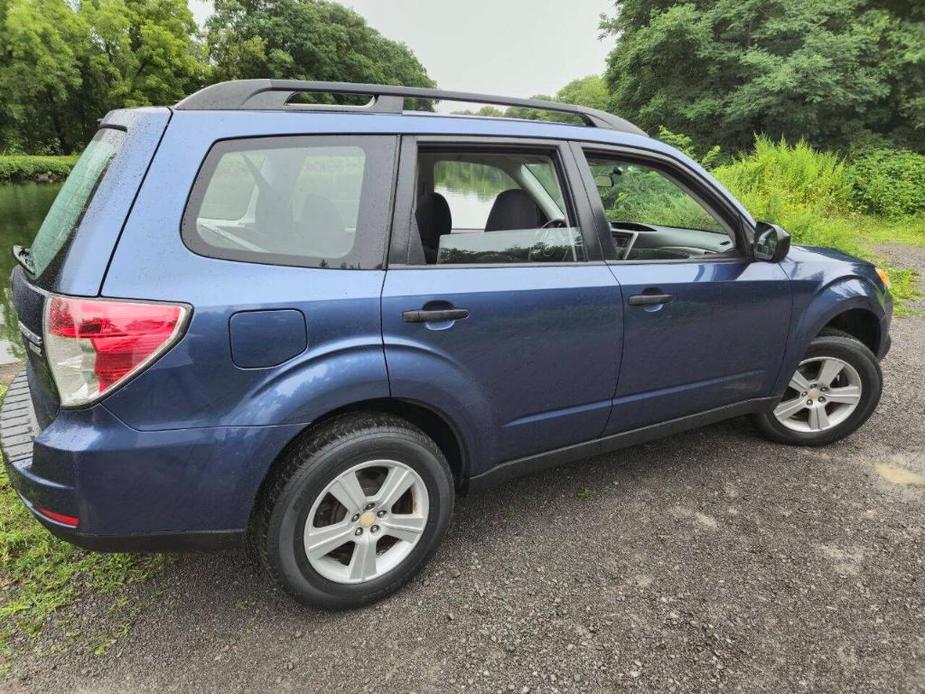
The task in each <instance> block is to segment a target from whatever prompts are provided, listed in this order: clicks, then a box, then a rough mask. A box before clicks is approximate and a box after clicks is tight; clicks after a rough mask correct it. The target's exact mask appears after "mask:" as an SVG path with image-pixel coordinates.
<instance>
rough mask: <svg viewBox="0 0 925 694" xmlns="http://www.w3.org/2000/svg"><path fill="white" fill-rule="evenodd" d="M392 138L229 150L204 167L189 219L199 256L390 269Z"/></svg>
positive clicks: (219, 147) (275, 142)
mask: <svg viewBox="0 0 925 694" xmlns="http://www.w3.org/2000/svg"><path fill="white" fill-rule="evenodd" d="M393 148H394V143H393V140H392V138H384V137H362V136H361V137H356V138H350V139H349V140H348V139H346V138H328V137H298V138H261V139H252V140H229V141H224V142H219V143H217V144H216V145H215V146H214V147H213V149H212V151H211V152H210V153H209V155H208V157H207V158H206V162H205V164H204V165H203V170H202V172H201V173H200V175H199V178H198V180H197V181H196V184H195V186H194V188H193V194H192V196H191V199H190V204H189V205H188V207H187V211H186V214H185V215H184V223H183V235H184V239H185V240H186V242H187V244H188V245H189V246H190V247H191V248H192V249H193V250H194V251H196V252H197V253H201V254H203V255H209V256H213V257H217V258H226V259H230V260H244V261H252V262H264V263H276V264H288V265H302V266H307V267H335V268H354V269H356V268H370V267H378V266H380V265H381V263H382V257H383V252H384V247H385V239H386V227H385V219H386V218H387V214H388V203H389V195H390V190H391V162H392V155H393Z"/></svg>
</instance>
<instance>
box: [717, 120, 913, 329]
mask: <svg viewBox="0 0 925 694" xmlns="http://www.w3.org/2000/svg"><path fill="white" fill-rule="evenodd" d="M713 174H714V175H715V176H716V177H717V178H718V179H719V180H720V181H721V182H722V183H723V184H724V185H725V186H726V187H727V188H729V190H730V191H731V192H732V193H733V195H735V196H736V197H737V198H738V199H739V200H740V201H742V203H743V204H744V205H745V207H746V208H748V210H749V211H750V212H751V213H752V215H753V216H754V217H755V218H756V219H763V220H767V221H770V222H774V223H777V224H780V225H781V226H782V227H784V229H786V230H787V231H788V232H789V233H790V234H791V236H792V237H793V239H794V241H795V242H796V243H800V244H803V245H807V246H825V247H828V248H836V249H838V250H841V251H844V252H846V253H850V254H851V255H855V256H858V257H861V258H865V259H867V260H870V261H872V262H875V263H877V264H879V265H880V266H881V267H883V268H884V269H885V270H886V271H887V272H888V273H889V275H890V280H891V282H892V293H893V298H894V299H896V302H897V308H898V312H899V313H902V312H904V311H905V304H906V303H908V302H909V301H910V300H912V299H914V298H915V297H916V296H918V292H917V291H916V280H917V277H918V275H917V273H916V271H915V270H913V269H909V268H903V267H895V266H891V265H890V264H889V263H887V261H886V260H885V259H884V258H882V257H881V256H880V255H879V254H878V252H877V246H879V245H882V244H887V243H899V244H907V245H918V246H925V216H922V215H918V216H908V217H905V218H900V219H887V218H884V217H876V216H872V215H870V214H865V213H864V211H863V209H862V208H861V207H860V206H859V205H858V203H857V202H856V201H855V199H854V198H853V184H852V180H851V177H850V175H849V171H848V169H847V167H846V165H845V163H844V162H843V161H842V160H841V159H840V158H839V157H838V156H837V155H835V154H830V153H826V152H819V151H816V150H814V149H812V148H811V147H809V146H808V145H806V144H805V143H803V142H798V143H796V144H789V143H787V142H785V141H781V142H772V141H771V140H768V139H767V138H764V137H758V138H757V139H756V141H755V149H754V151H752V152H750V153H747V154H745V155H742V156H740V157H739V158H738V159H736V160H735V161H733V162H732V163H730V164H726V165H723V166H719V167H717V168H716V169H714V170H713Z"/></svg>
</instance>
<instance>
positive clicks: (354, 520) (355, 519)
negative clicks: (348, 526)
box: [350, 513, 360, 523]
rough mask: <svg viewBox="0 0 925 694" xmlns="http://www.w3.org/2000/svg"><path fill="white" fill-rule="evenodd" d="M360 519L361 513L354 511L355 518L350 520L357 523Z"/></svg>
mask: <svg viewBox="0 0 925 694" xmlns="http://www.w3.org/2000/svg"><path fill="white" fill-rule="evenodd" d="M358 520H360V514H359V513H354V514H353V518H351V519H350V522H351V523H356V522H357V521H358Z"/></svg>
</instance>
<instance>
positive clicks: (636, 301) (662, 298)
mask: <svg viewBox="0 0 925 694" xmlns="http://www.w3.org/2000/svg"><path fill="white" fill-rule="evenodd" d="M672 299H674V297H673V296H671V294H637V295H636V296H631V297H630V301H629V304H630V306H654V305H656V304H667V303H670V302H671V300H672Z"/></svg>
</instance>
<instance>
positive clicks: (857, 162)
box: [848, 148, 925, 219]
mask: <svg viewBox="0 0 925 694" xmlns="http://www.w3.org/2000/svg"><path fill="white" fill-rule="evenodd" d="M848 176H849V179H850V180H851V184H852V194H853V196H854V199H855V201H856V202H857V204H858V205H860V206H861V207H862V208H863V209H864V210H865V211H866V212H869V213H870V214H876V215H882V216H884V217H890V218H893V219H897V218H901V217H908V216H912V215H917V214H925V154H917V153H916V152H910V151H908V150H897V149H883V148H881V149H875V150H872V151H870V152H868V153H866V154H864V155H861V156H860V157H858V158H856V159H853V160H852V161H851V164H850V166H849V167H848Z"/></svg>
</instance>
